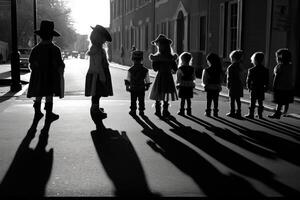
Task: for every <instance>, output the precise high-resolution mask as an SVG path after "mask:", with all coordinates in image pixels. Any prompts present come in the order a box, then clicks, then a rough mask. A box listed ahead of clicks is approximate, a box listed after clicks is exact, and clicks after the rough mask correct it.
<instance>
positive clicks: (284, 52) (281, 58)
mask: <svg viewBox="0 0 300 200" xmlns="http://www.w3.org/2000/svg"><path fill="white" fill-rule="evenodd" d="M275 55H276V61H277V63H278V64H289V63H290V62H292V54H291V52H290V51H289V50H288V49H286V48H283V49H278V50H277V51H276V53H275Z"/></svg>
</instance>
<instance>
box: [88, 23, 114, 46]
mask: <svg viewBox="0 0 300 200" xmlns="http://www.w3.org/2000/svg"><path fill="white" fill-rule="evenodd" d="M91 28H92V29H93V31H96V32H97V33H99V34H101V35H102V36H103V37H104V38H105V40H106V41H108V42H111V41H112V38H111V35H110V33H109V32H108V31H107V29H106V28H104V27H103V26H101V25H96V26H95V27H92V26H91Z"/></svg>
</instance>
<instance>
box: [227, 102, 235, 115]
mask: <svg viewBox="0 0 300 200" xmlns="http://www.w3.org/2000/svg"><path fill="white" fill-rule="evenodd" d="M226 115H227V116H228V117H235V98H234V97H230V112H229V113H227V114H226Z"/></svg>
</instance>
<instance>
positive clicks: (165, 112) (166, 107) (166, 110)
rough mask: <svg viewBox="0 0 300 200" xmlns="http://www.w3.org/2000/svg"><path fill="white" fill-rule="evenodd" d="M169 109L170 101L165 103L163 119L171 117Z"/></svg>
mask: <svg viewBox="0 0 300 200" xmlns="http://www.w3.org/2000/svg"><path fill="white" fill-rule="evenodd" d="M168 108H169V102H168V101H164V105H163V117H170V115H171V114H170V112H169V110H168Z"/></svg>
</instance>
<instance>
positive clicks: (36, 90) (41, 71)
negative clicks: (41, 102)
mask: <svg viewBox="0 0 300 200" xmlns="http://www.w3.org/2000/svg"><path fill="white" fill-rule="evenodd" d="M29 63H30V69H31V71H32V72H31V76H30V82H29V87H28V93H27V97H28V98H31V97H46V96H58V97H60V98H63V97H64V76H63V74H64V68H65V64H64V62H63V60H62V57H61V51H60V48H59V47H58V46H56V45H54V44H53V43H52V42H46V41H42V42H40V43H39V44H38V45H37V46H35V47H34V48H33V49H32V51H31V53H30V56H29Z"/></svg>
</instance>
